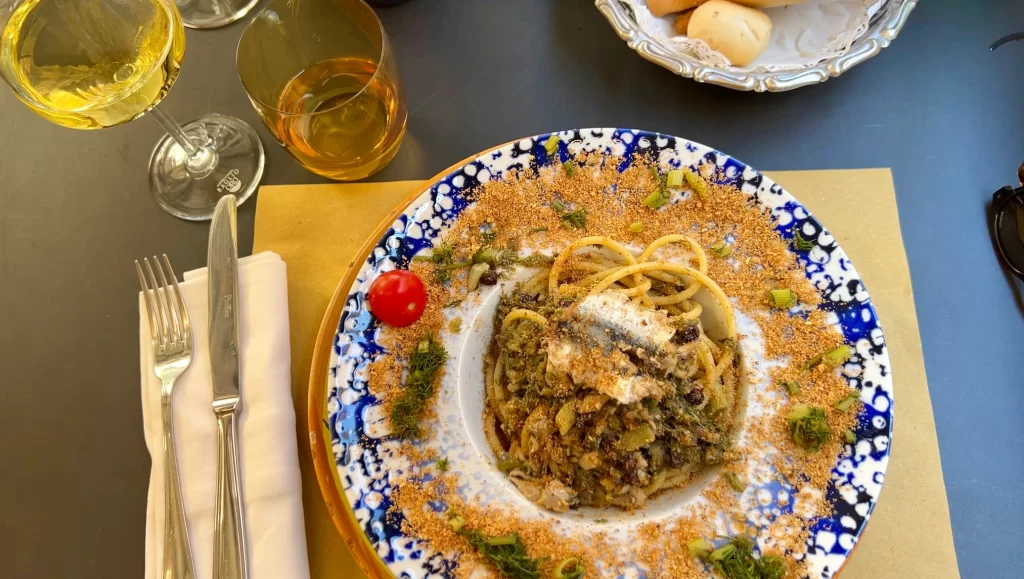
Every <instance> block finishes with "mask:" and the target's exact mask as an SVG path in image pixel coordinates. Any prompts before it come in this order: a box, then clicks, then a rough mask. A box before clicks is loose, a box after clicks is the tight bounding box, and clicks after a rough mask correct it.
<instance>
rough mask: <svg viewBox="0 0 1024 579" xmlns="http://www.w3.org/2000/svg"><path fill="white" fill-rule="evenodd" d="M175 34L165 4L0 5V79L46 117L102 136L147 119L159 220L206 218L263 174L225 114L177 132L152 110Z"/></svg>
mask: <svg viewBox="0 0 1024 579" xmlns="http://www.w3.org/2000/svg"><path fill="white" fill-rule="evenodd" d="M184 54H185V31H184V28H183V27H182V23H181V17H180V15H179V14H178V10H177V8H176V7H175V5H174V2H173V0H0V77H2V78H3V79H4V80H5V81H6V82H7V84H8V85H10V87H11V88H12V89H13V90H14V93H15V95H17V97H18V99H20V100H21V101H22V102H23V103H25V104H26V105H27V106H28V107H29V108H30V109H32V110H33V111H34V112H35V113H37V114H38V115H39V116H41V117H43V118H45V119H46V120H48V121H50V122H53V123H56V124H58V125H62V126H65V127H71V128H74V129H102V128H106V127H113V126H116V125H121V124H124V123H127V122H128V121H131V120H133V119H136V118H138V117H140V116H142V115H143V114H145V113H147V112H148V113H151V115H152V116H153V118H155V119H156V120H157V122H159V123H160V124H161V125H162V126H163V127H164V129H165V130H166V131H167V133H168V134H167V135H165V136H164V137H163V138H162V139H161V140H160V141H159V142H158V143H157V146H156V148H155V149H154V150H153V155H152V157H151V158H150V162H149V183H150V188H151V189H152V192H153V195H154V197H156V200H157V202H158V203H159V204H160V206H161V207H163V208H164V209H165V210H166V211H167V212H168V213H171V214H172V215H175V216H177V217H180V218H182V219H189V220H204V219H209V218H210V217H211V216H212V215H213V209H214V207H215V206H216V205H217V201H218V200H219V199H220V198H221V197H222V196H224V195H235V196H236V197H237V198H238V202H239V203H241V202H242V201H244V200H245V199H246V198H248V197H249V195H251V194H252V192H253V191H255V190H256V187H257V185H258V184H259V181H260V178H261V177H262V175H263V165H264V156H263V145H262V144H261V143H260V139H259V137H258V136H257V135H256V132H255V131H253V129H252V127H250V126H249V125H247V124H246V123H244V122H242V121H241V120H239V119H236V118H234V117H228V116H223V115H207V116H204V117H202V118H200V119H198V120H196V121H193V122H191V123H188V124H187V125H185V126H184V127H182V126H181V125H179V124H178V123H177V122H175V121H174V119H173V118H171V117H170V115H168V114H167V113H166V112H164V111H162V110H161V109H159V108H154V107H156V105H157V104H158V103H159V102H160V101H161V100H162V99H163V97H164V95H166V94H167V91H169V90H170V88H171V85H173V84H174V81H175V79H176V78H177V77H178V72H179V70H180V69H181V61H182V57H183V56H184Z"/></svg>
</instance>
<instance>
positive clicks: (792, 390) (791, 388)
mask: <svg viewBox="0 0 1024 579" xmlns="http://www.w3.org/2000/svg"><path fill="white" fill-rule="evenodd" d="M780 384H781V385H782V386H785V387H786V392H789V395H790V396H795V395H797V394H799V393H800V384H798V383H797V382H796V381H795V380H785V381H783V382H780Z"/></svg>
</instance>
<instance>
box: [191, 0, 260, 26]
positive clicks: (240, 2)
mask: <svg viewBox="0 0 1024 579" xmlns="http://www.w3.org/2000/svg"><path fill="white" fill-rule="evenodd" d="M257 3H259V0H175V5H177V7H178V13H180V14H181V23H182V24H184V25H185V26H187V27H189V28H198V29H204V28H220V27H221V26H227V25H228V24H231V23H232V22H234V21H236V20H238V19H239V18H241V17H243V16H245V15H246V14H248V13H249V11H250V10H252V9H253V7H254V6H256V4H257Z"/></svg>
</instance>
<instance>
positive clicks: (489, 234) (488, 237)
mask: <svg viewBox="0 0 1024 579" xmlns="http://www.w3.org/2000/svg"><path fill="white" fill-rule="evenodd" d="M480 238H481V239H483V240H484V241H486V242H488V243H490V242H492V241H494V240H495V239H497V238H498V232H497V231H494V230H493V229H492V230H490V231H482V232H480Z"/></svg>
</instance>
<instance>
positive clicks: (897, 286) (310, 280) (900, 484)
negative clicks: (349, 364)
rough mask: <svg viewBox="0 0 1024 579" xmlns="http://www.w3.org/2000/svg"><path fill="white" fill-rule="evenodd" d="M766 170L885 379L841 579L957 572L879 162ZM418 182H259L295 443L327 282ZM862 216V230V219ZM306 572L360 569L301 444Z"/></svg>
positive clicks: (885, 173) (260, 224) (938, 578)
mask: <svg viewBox="0 0 1024 579" xmlns="http://www.w3.org/2000/svg"><path fill="white" fill-rule="evenodd" d="M767 175H768V176H769V177H770V178H772V179H774V180H775V181H777V182H778V183H779V184H781V185H782V186H783V187H785V188H786V189H787V190H788V191H790V192H791V193H793V195H795V196H796V197H797V198H798V199H800V201H801V202H802V203H804V204H805V205H806V206H807V207H808V208H809V209H810V210H811V212H813V213H814V214H815V215H816V216H817V217H818V218H819V219H821V221H822V223H824V224H825V226H826V227H827V228H828V229H829V231H830V232H831V233H832V234H833V235H834V236H835V237H836V239H837V240H838V241H839V243H840V245H842V247H843V249H844V250H845V251H846V253H847V254H848V255H849V256H850V259H851V260H853V263H854V264H855V265H856V266H857V269H858V271H859V272H860V274H861V276H862V277H863V279H864V282H865V284H866V285H867V288H868V291H869V293H870V294H871V298H872V300H873V301H874V304H875V307H876V308H877V309H878V313H879V317H880V319H881V322H882V329H883V330H884V331H885V337H886V342H887V344H888V347H889V356H890V357H891V358H892V365H893V377H894V380H895V396H894V400H895V412H896V420H895V423H894V426H895V432H894V434H893V447H892V455H891V457H890V461H889V469H888V474H887V476H886V481H885V486H884V487H883V489H882V495H881V498H880V500H879V502H878V505H877V506H876V508H875V512H874V515H872V517H871V520H870V523H869V524H868V528H867V531H866V532H865V535H864V537H863V538H862V540H861V542H860V544H859V545H858V546H857V550H856V554H855V556H854V557H852V558H851V560H850V562H849V564H848V565H847V567H846V568H845V570H844V571H843V573H842V579H889V578H893V579H897V578H898V579H903V578H917V577H921V578H928V579H958V578H959V577H960V574H959V572H958V570H957V563H956V553H955V552H954V550H953V534H952V529H951V528H950V523H949V509H948V506H947V503H946V490H945V486H944V484H943V481H942V470H941V467H940V463H939V447H938V441H937V439H936V435H935V421H934V418H933V416H932V407H931V400H930V399H929V397H928V384H927V380H926V377H925V371H924V358H923V356H922V353H921V339H920V335H919V333H918V328H917V315H916V313H915V311H914V296H913V291H912V289H911V285H910V270H909V268H908V266H907V257H906V253H905V252H904V251H903V239H902V236H901V234H900V225H899V216H898V214H897V209H896V195H895V192H894V190H893V184H892V174H891V173H890V171H889V170H888V169H862V170H849V171H782V172H769V173H767ZM419 183H420V182H419V181H402V182H394V183H353V184H329V185H302V186H299V185H295V186H271V187H262V188H261V189H260V194H259V196H258V198H257V199H258V201H257V206H256V230H255V240H254V243H253V252H259V251H264V250H270V251H275V252H277V253H278V254H279V255H280V256H281V257H282V258H283V259H284V260H285V262H286V263H287V264H288V301H289V304H288V308H289V315H290V318H291V337H292V396H293V399H294V400H295V409H296V413H297V415H298V417H299V420H298V424H297V428H298V430H299V440H306V439H307V434H306V430H307V427H306V421H305V416H306V399H307V392H306V389H307V385H308V384H309V380H308V378H309V377H308V375H307V374H308V372H309V367H310V362H311V360H312V349H313V343H314V341H315V340H316V334H317V330H318V329H319V327H320V321H321V318H322V316H323V313H324V311H325V310H326V309H327V305H328V303H329V302H330V299H331V296H332V295H333V293H334V290H335V286H336V285H337V283H338V281H339V280H340V279H341V278H342V276H343V275H344V273H345V271H346V269H347V268H348V266H349V265H350V263H351V262H352V259H353V257H354V256H355V253H356V251H358V250H359V248H360V247H361V246H362V244H363V243H364V242H365V241H366V238H367V236H369V235H370V233H371V232H372V231H373V229H374V228H375V227H376V226H377V225H378V223H379V222H380V221H381V220H382V219H383V218H384V216H385V215H386V214H387V212H388V211H389V210H390V209H391V208H393V207H394V206H395V205H396V204H397V203H398V202H399V201H401V200H402V199H403V198H405V197H406V195H408V194H409V193H410V192H411V191H412V190H413V188H414V187H416V186H417V185H418V184H419ZM867 215H870V216H871V221H870V224H871V226H870V227H865V226H864V222H863V221H862V219H863V218H864V216H867ZM299 464H300V466H301V469H302V492H303V504H304V506H305V515H306V538H307V543H308V545H309V562H310V571H311V573H312V576H313V577H316V578H321V577H344V578H346V579H348V578H351V579H362V578H363V577H364V576H363V574H362V572H361V571H360V570H359V568H358V567H357V566H356V564H355V562H354V560H353V559H352V556H351V555H350V554H349V552H348V550H347V549H346V547H345V545H344V543H343V542H342V540H341V538H340V537H339V536H338V531H337V530H336V529H335V527H334V523H333V522H332V521H331V519H330V517H329V515H328V513H327V509H326V507H325V506H324V502H323V500H322V499H321V497H320V488H319V486H318V484H317V479H316V474H315V473H314V471H313V462H312V458H311V456H310V451H309V446H308V445H300V449H299Z"/></svg>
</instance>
